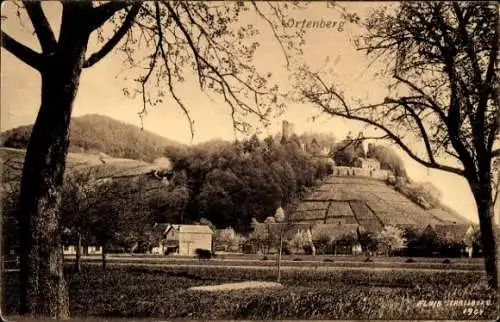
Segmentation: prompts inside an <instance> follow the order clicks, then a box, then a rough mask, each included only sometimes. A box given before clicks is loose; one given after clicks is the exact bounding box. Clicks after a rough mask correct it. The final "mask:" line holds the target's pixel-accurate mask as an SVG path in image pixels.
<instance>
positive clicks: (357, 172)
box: [332, 166, 390, 180]
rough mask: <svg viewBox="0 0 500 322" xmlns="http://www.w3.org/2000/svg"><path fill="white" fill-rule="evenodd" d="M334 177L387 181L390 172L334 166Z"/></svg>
mask: <svg viewBox="0 0 500 322" xmlns="http://www.w3.org/2000/svg"><path fill="white" fill-rule="evenodd" d="M332 169H333V175H334V176H336V177H368V178H373V179H378V180H387V178H388V177H389V174H390V173H389V171H387V170H370V169H363V168H353V167H342V166H334V167H332Z"/></svg>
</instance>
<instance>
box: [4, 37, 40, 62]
mask: <svg viewBox="0 0 500 322" xmlns="http://www.w3.org/2000/svg"><path fill="white" fill-rule="evenodd" d="M1 45H2V47H3V48H5V49H6V50H7V51H8V52H10V53H11V54H13V55H14V56H16V57H17V58H18V59H20V60H21V61H22V62H24V63H26V64H27V65H28V66H30V67H32V68H34V69H36V70H38V71H40V69H41V68H42V63H43V56H42V55H41V54H39V53H37V52H35V51H34V50H33V49H31V48H29V47H26V46H25V45H23V44H21V43H20V42H18V41H17V40H15V39H14V38H12V37H11V36H9V35H8V34H6V33H5V32H3V31H2V38H1Z"/></svg>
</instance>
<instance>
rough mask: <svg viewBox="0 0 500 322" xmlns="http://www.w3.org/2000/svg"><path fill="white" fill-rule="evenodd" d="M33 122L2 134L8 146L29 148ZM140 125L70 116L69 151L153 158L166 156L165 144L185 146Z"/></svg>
mask: <svg viewBox="0 0 500 322" xmlns="http://www.w3.org/2000/svg"><path fill="white" fill-rule="evenodd" d="M31 129H32V125H27V126H20V127H17V128H15V129H11V130H8V131H6V132H3V133H2V134H1V136H0V137H1V143H2V145H3V146H5V147H8V148H16V149H26V147H27V145H28V141H29V137H30V135H31ZM182 146H183V145H182V144H181V143H178V142H176V141H173V140H169V139H166V138H164V137H161V136H159V135H156V134H154V133H152V132H149V131H146V130H141V129H140V128H138V127H137V126H134V125H132V124H127V123H124V122H120V121H117V120H114V119H112V118H110V117H107V116H103V115H96V114H93V115H85V116H80V117H74V118H72V119H71V125H70V147H69V149H70V152H81V153H96V152H102V153H105V154H107V155H109V156H112V157H117V158H127V159H136V160H144V161H148V162H150V161H153V160H154V159H156V158H158V157H160V156H162V155H164V153H165V148H166V147H182Z"/></svg>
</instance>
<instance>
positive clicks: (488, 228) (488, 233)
mask: <svg viewBox="0 0 500 322" xmlns="http://www.w3.org/2000/svg"><path fill="white" fill-rule="evenodd" d="M489 179H490V178H489V176H488V175H487V174H485V175H484V176H482V179H481V183H478V184H472V190H473V193H474V199H475V201H476V206H477V211H478V215H479V226H480V229H481V242H482V244H483V255H484V266H485V269H486V274H487V279H488V286H489V287H491V288H493V289H498V288H499V284H498V269H499V266H498V257H497V256H498V248H497V247H498V245H497V243H496V241H497V240H498V236H495V235H496V232H495V230H494V228H493V218H494V210H493V208H494V207H493V206H494V205H493V202H492V198H491V196H492V191H491V185H490V180H489Z"/></svg>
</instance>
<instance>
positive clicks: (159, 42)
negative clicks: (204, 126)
mask: <svg viewBox="0 0 500 322" xmlns="http://www.w3.org/2000/svg"><path fill="white" fill-rule="evenodd" d="M155 9H156V23H157V25H158V30H159V32H158V38H159V39H158V45H159V46H160V52H161V56H162V58H163V62H164V64H165V67H166V68H167V77H168V88H169V91H170V94H171V95H172V97H173V98H174V99H175V101H176V102H177V104H178V105H179V106H180V108H181V109H182V111H183V112H184V115H185V116H186V118H187V119H188V122H189V130H190V132H191V140H192V139H193V138H194V128H193V120H192V119H191V115H190V114H189V111H188V110H187V108H186V106H184V103H182V101H181V100H180V98H179V97H178V96H177V94H176V93H175V90H174V86H173V83H172V73H171V70H170V64H169V62H168V59H167V55H166V53H165V49H164V48H163V32H162V30H161V17H160V5H159V4H158V2H157V1H156V2H155ZM199 76H201V75H199ZM200 82H201V81H200Z"/></svg>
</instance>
